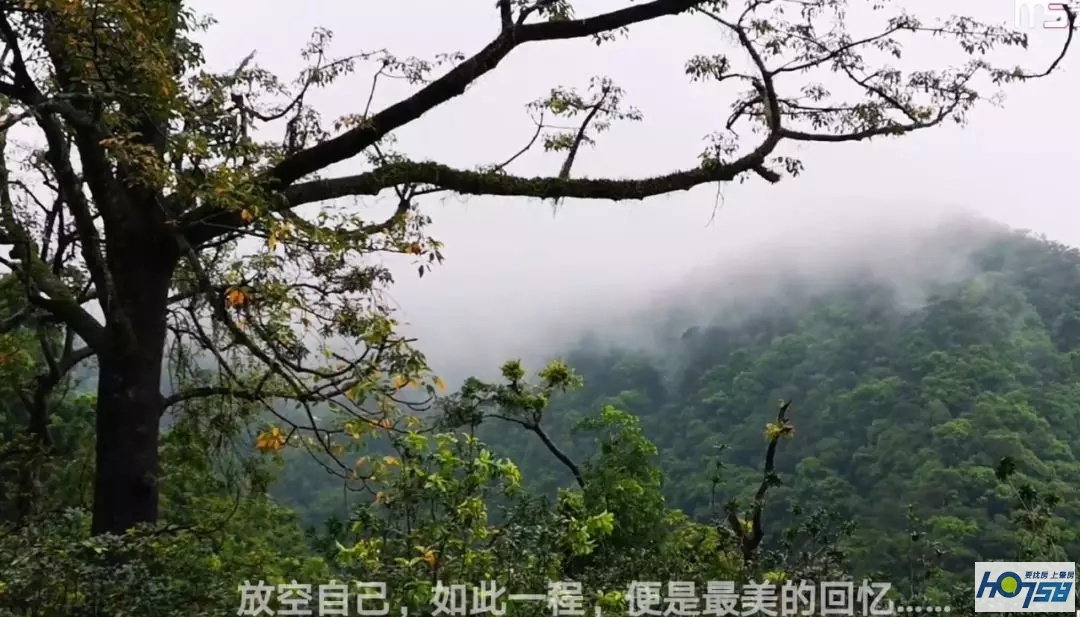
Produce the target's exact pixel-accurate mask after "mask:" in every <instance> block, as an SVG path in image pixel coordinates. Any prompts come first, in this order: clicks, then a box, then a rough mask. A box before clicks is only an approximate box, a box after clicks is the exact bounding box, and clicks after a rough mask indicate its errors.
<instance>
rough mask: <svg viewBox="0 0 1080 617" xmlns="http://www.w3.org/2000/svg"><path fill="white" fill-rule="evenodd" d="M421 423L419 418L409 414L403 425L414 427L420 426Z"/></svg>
mask: <svg viewBox="0 0 1080 617" xmlns="http://www.w3.org/2000/svg"><path fill="white" fill-rule="evenodd" d="M421 424H422V422H421V421H420V418H415V417H413V416H409V417H408V418H405V426H408V427H409V428H416V427H418V426H420V425H421Z"/></svg>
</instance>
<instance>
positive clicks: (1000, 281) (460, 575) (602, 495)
mask: <svg viewBox="0 0 1080 617" xmlns="http://www.w3.org/2000/svg"><path fill="white" fill-rule="evenodd" d="M916 240H917V241H918V242H921V243H922V244H921V245H920V244H916V246H918V247H919V248H918V250H916V251H915V252H914V253H913V254H915V253H917V254H919V255H921V256H922V258H923V259H924V260H928V262H927V263H929V264H930V267H929V268H926V267H922V268H921V271H922V272H923V273H924V274H925V276H923V275H920V276H912V274H911V273H912V271H914V270H919V268H914V269H912V268H910V267H909V268H907V270H908V272H907V274H905V275H904V276H901V277H896V276H890V275H889V272H887V271H885V270H883V269H882V268H881V264H882V263H888V262H889V261H890V260H891V259H892V258H891V257H890V258H889V259H886V260H885V261H884V262H882V260H880V259H877V260H875V259H870V258H869V257H868V258H866V259H864V260H862V261H853V262H852V263H851V264H850V267H848V268H847V269H846V270H844V271H843V272H842V273H840V274H837V272H838V271H835V272H833V273H832V274H831V275H830V276H829V277H827V278H828V282H827V284H826V283H823V282H822V280H821V279H820V277H817V278H814V277H808V276H807V275H805V273H804V274H798V273H793V272H794V271H793V270H791V269H781V270H779V271H777V272H774V274H773V275H770V276H771V278H769V280H768V281H765V278H768V277H765V274H763V275H762V276H763V277H765V278H760V279H757V280H756V283H754V284H753V285H750V287H754V289H755V291H754V293H752V294H746V293H744V294H742V295H741V296H740V295H739V294H737V293H735V292H734V289H733V288H732V287H730V285H728V287H727V288H726V289H725V288H724V284H721V285H720V287H719V291H721V292H726V293H716V291H717V290H711V291H710V290H708V289H701V290H698V291H700V292H702V293H699V294H697V298H698V300H695V301H693V302H691V300H690V299H689V298H690V295H687V296H685V297H681V296H678V295H674V296H671V297H670V298H669V299H668V301H667V302H666V303H665V305H664V306H662V307H661V308H657V309H650V310H649V311H646V313H648V314H646V315H643V316H642V318H641V322H640V326H639V327H638V328H637V329H636V330H635V333H636V336H634V337H629V338H628V337H627V336H626V333H625V332H620V333H619V334H618V335H617V336H615V337H612V336H605V335H604V334H603V333H601V332H596V333H592V334H590V335H589V336H586V337H585V338H584V339H582V341H581V343H580V344H579V345H577V346H576V348H573V349H569V350H567V352H566V353H565V354H563V356H564V357H563V359H562V360H555V361H553V362H551V363H549V364H547V365H546V366H545V367H540V366H537V367H532V368H533V369H534V371H535V370H536V369H540V370H539V373H538V375H537V376H536V378H535V379H530V378H528V377H527V373H528V371H526V368H528V367H524V368H523V367H522V365H521V364H520V363H519V362H516V361H511V362H508V363H507V364H506V365H505V366H504V367H503V372H502V373H503V375H502V377H503V379H502V381H500V382H497V383H493V382H484V381H479V380H476V379H468V380H466V381H465V382H464V384H462V385H461V387H460V389H459V390H457V391H454V392H436V391H435V389H432V388H428V392H429V393H433V394H435V395H436V396H435V400H434V401H433V403H432V404H429V405H427V406H425V407H424V408H423V409H410V406H409V405H405V404H404V403H400V402H399V403H398V405H399V409H398V410H397V412H398V415H394V414H392V413H390V412H389V411H387V412H385V413H384V415H383V416H381V417H382V418H383V419H381V420H375V419H368V420H364V421H361V420H360V419H359V418H357V419H353V420H349V421H347V422H345V423H344V425H343V426H344V427H345V428H344V431H343V432H342V431H337V432H333V433H331V432H328V433H325V434H324V437H323V438H322V439H323V441H318V440H313V439H312V438H310V437H303V436H300V435H299V434H294V433H295V431H294V430H288V429H285V428H283V425H282V419H287V418H289V417H292V418H293V419H294V420H296V419H297V418H303V417H305V416H306V414H307V413H308V412H312V413H313V414H318V415H319V416H320V417H322V416H324V415H325V416H326V417H329V416H332V415H334V414H340V413H342V412H341V410H339V409H337V408H336V407H335V406H334V405H322V406H319V407H317V408H312V409H311V410H305V409H303V408H296V407H295V406H294V407H280V406H279V407H278V408H276V409H275V410H274V413H267V412H266V411H265V409H263V408H261V407H260V406H259V404H257V402H242V404H239V406H236V407H232V408H230V409H229V410H228V411H225V410H222V409H221V408H218V407H215V406H214V405H213V404H210V403H209V402H207V401H203V402H197V401H192V402H191V403H190V404H186V405H185V406H183V407H182V409H181V411H180V412H177V413H176V414H175V415H174V416H173V417H171V418H169V419H167V420H166V422H165V424H166V425H167V426H166V431H165V437H164V442H163V454H162V460H163V462H164V465H165V468H164V469H163V476H162V477H163V479H164V481H163V485H162V495H163V510H164V514H163V517H164V522H165V523H166V527H165V528H164V529H157V530H155V531H151V532H150V533H149V535H147V536H139V535H135V536H132V537H133V538H136V540H133V542H134V544H130V545H128V544H115V542H117V540H103V539H101V538H90V537H87V531H88V529H89V527H88V520H89V519H88V518H87V511H86V504H87V503H88V502H89V499H90V494H91V487H90V485H89V483H88V482H87V478H86V476H85V468H86V465H87V464H88V461H89V460H91V459H92V430H91V424H90V419H91V416H90V415H89V414H90V405H91V400H92V398H93V395H92V393H85V392H84V393H82V394H78V395H74V396H67V397H65V398H63V399H61V400H60V401H59V402H58V404H57V405H56V406H55V408H54V410H53V419H52V425H51V429H50V430H51V433H50V434H51V435H52V437H53V439H54V443H53V444H52V446H51V448H52V450H51V451H52V452H53V455H52V456H51V457H46V458H34V456H38V457H40V454H33V452H34V451H33V450H28V449H26V448H27V446H26V443H27V442H26V441H25V440H24V439H23V437H22V435H23V431H24V428H23V427H27V426H29V427H33V426H34V422H33V417H32V414H31V416H27V414H26V413H25V411H24V410H23V409H22V408H21V407H20V403H19V400H20V398H19V396H18V391H17V388H16V385H17V384H19V383H24V382H26V383H33V381H32V378H31V377H30V376H31V375H32V374H33V369H34V366H35V362H36V360H35V355H34V352H33V344H32V340H31V339H28V338H25V337H23V338H20V337H19V336H16V335H14V334H10V335H6V336H5V338H3V340H2V342H3V348H2V349H0V353H2V354H3V358H4V360H5V361H4V362H0V370H3V371H4V376H5V380H4V381H3V382H2V383H3V385H4V386H5V387H6V388H7V389H6V390H4V396H5V398H4V400H5V401H7V403H6V408H5V410H4V414H3V415H0V419H3V422H2V423H0V437H2V438H3V440H2V441H0V446H2V447H0V463H3V464H0V488H4V489H5V492H3V493H0V506H2V509H0V521H5V522H4V524H5V525H7V529H9V532H8V533H7V534H6V535H4V536H2V537H0V561H7V562H10V563H12V564H14V566H13V567H12V568H10V569H9V570H7V571H5V572H4V573H3V574H0V600H3V601H0V615H7V614H17V615H23V614H39V613H40V614H54V613H52V612H49V611H44V612H42V611H38V610H37V609H36V608H35V607H40V606H47V607H53V609H55V607H63V606H69V605H77V604H78V603H79V602H80V601H81V600H80V599H79V598H80V597H81V596H79V595H78V593H82V592H77V593H76V592H71V591H67V590H68V589H70V588H72V587H71V586H72V585H74V586H75V588H81V587H80V585H81V586H83V587H85V586H87V585H90V587H87V588H88V589H89V588H92V589H96V590H98V592H101V591H100V590H101V589H105V590H106V591H105V592H102V593H106V594H112V595H111V596H110V597H114V598H122V599H123V602H125V603H126V604H124V606H131V605H132V604H131V603H132V602H134V603H135V604H136V605H138V606H142V607H143V608H144V609H146V610H149V608H148V605H147V606H143V605H142V604H139V602H140V601H141V600H138V598H142V597H144V596H140V595H138V593H136V591H135V589H136V588H142V587H143V586H145V585H147V584H149V583H148V582H147V581H151V582H152V583H153V589H154V591H153V593H152V594H147V595H146V596H145V598H146V602H150V601H151V600H150V599H151V598H152V599H154V602H161V601H164V602H166V603H173V604H174V605H177V606H179V605H180V604H181V603H184V602H186V603H188V604H192V603H194V604H195V605H197V606H200V607H202V608H200V609H197V610H196V609H190V610H189V609H183V610H180V609H178V610H176V611H174V612H173V613H172V614H177V615H179V614H204V613H201V612H200V611H203V610H205V611H212V610H217V608H220V607H222V606H224V605H226V604H229V603H233V604H230V605H231V606H232V605H235V602H237V601H238V600H237V592H236V584H237V583H238V582H242V581H243V580H251V581H257V580H266V581H268V582H270V583H273V584H277V583H284V582H288V581H290V580H294V579H295V580H302V581H303V580H307V581H312V582H313V583H314V584H319V583H321V582H325V581H329V580H331V579H337V580H369V581H371V580H376V581H383V582H386V583H387V584H388V585H389V586H391V587H392V588H393V590H394V591H393V592H392V601H393V602H394V603H397V604H399V605H402V606H407V607H412V609H413V610H418V611H423V610H426V609H425V608H424V607H427V606H429V598H430V594H431V589H432V584H433V581H434V580H435V579H436V578H439V579H442V580H460V581H466V582H472V581H479V580H481V579H489V578H491V579H495V580H497V581H499V584H501V585H505V586H507V587H511V588H517V589H519V590H525V591H530V592H535V591H536V590H537V589H542V588H543V585H544V581H545V580H549V579H550V580H577V581H580V582H582V583H583V584H584V586H585V588H586V589H592V590H597V591H596V594H598V595H596V594H594V595H593V596H589V597H590V598H591V600H590V602H595V603H598V604H599V605H602V606H603V607H605V610H606V611H607V612H608V613H611V614H623V613H625V611H626V610H627V606H628V605H627V601H628V600H627V598H626V596H625V595H624V594H623V593H622V592H620V591H618V590H619V589H623V590H624V591H625V587H626V584H627V583H628V581H632V580H697V581H702V582H704V581H707V580H736V581H749V580H767V581H772V582H774V583H777V584H779V583H781V582H783V581H789V580H814V581H821V580H834V579H837V580H838V579H839V578H845V577H846V578H851V579H853V580H862V578H863V577H871V578H873V579H874V580H879V581H880V580H885V581H889V582H891V583H892V584H893V586H894V594H895V595H893V596H891V597H893V598H894V599H895V600H896V601H897V602H901V603H907V604H920V605H921V604H928V605H929V604H933V605H951V606H952V607H954V613H963V611H967V610H970V597H971V587H970V579H971V568H972V563H973V562H974V561H976V560H980V559H986V560H1008V559H1020V560H1024V559H1027V560H1066V559H1070V558H1074V557H1075V556H1076V555H1077V554H1078V551H1080V526H1078V525H1077V524H1076V522H1075V521H1077V520H1080V494H1078V491H1077V486H1078V485H1080V461H1078V460H1077V456H1076V453H1075V452H1076V449H1077V448H1080V411H1078V410H1077V409H1076V401H1078V400H1080V252H1078V251H1077V250H1075V249H1071V248H1069V247H1065V246H1061V245H1058V244H1054V243H1051V242H1048V241H1045V240H1043V239H1040V238H1037V237H1034V236H1031V235H1030V234H1026V233H1022V232H1016V231H1010V230H1007V229H1004V228H1000V227H997V226H991V227H989V228H988V227H986V225H985V224H982V223H978V224H976V223H973V222H967V223H964V224H960V225H952V226H947V227H946V228H943V230H939V231H938V232H936V233H934V234H931V235H929V236H927V237H926V238H921V239H914V240H912V242H915V241H916ZM902 266H903V264H899V265H898V268H897V269H900V270H903V269H904V268H903V267H902ZM725 284H726V283H725ZM701 298H706V299H707V301H706V302H704V303H702V302H701V301H700V300H701ZM719 298H726V300H720V299H719ZM692 304H693V309H692V310H691V305H692ZM28 380H29V381H28ZM399 385H401V386H402V391H403V392H404V391H407V390H409V386H408V385H407V384H404V383H402V384H399ZM69 387H70V388H72V390H73V391H76V392H77V391H79V388H78V384H77V383H72V384H69ZM422 390H423V389H422V388H421V389H415V391H413V392H412V396H413V399H416V398H417V397H418V396H419V395H420V394H423V391H422ZM398 400H399V401H403V400H405V398H404V397H403V398H400V399H398ZM400 412H406V413H405V415H400ZM375 417H376V418H377V417H378V416H375ZM394 418H396V419H394ZM328 426H333V424H332V423H328ZM31 432H32V431H31ZM342 433H344V434H342ZM484 444H487V445H486V446H485V445H484ZM336 464H337V465H340V467H338V466H335V465H336ZM343 470H345V471H346V473H344V474H342V471H343ZM339 476H341V477H339ZM755 494H757V495H758V496H763V499H762V501H760V502H759V501H756V500H755ZM759 504H760V505H759ZM28 521H34V522H33V523H32V524H31V523H29V522H28ZM305 528H306V529H305ZM72 542H74V543H75V544H74V545H73V544H72ZM73 547H74V548H73ZM120 547H123V548H122V549H121V548H120ZM118 550H122V551H124V552H123V554H125V555H129V556H130V555H137V556H138V561H137V563H138V567H136V568H134V569H132V568H131V567H130V566H121V565H118V563H119V562H116V561H112V560H111V559H112V558H106V557H104V556H103V555H109V554H115V551H118ZM110 551H113V552H112V553H111V552H110ZM129 563H130V562H129ZM117 568H119V569H117ZM223 573H227V574H228V575H227V576H223ZM43 581H44V584H45V586H42V585H43ZM73 581H74V582H73ZM5 589H6V590H7V591H6V592H5ZM35 590H36V591H35ZM5 593H6V594H7V595H6V596H5V595H4V594H5ZM72 593H75V595H72ZM19 594H22V595H21V596H20V595H19ZM23 596H25V597H23ZM5 598H6V599H5ZM163 598H164V600H162V599H163ZM117 601H120V600H117ZM215 607H217V608H215ZM534 608H535V611H534V610H533V609H532V608H529V609H525V608H519V609H515V610H516V611H518V612H516V613H515V614H520V615H532V614H538V613H536V611H541V612H542V610H541V609H542V608H543V607H534ZM140 610H141V609H140ZM192 610H193V611H194V612H191V611H192ZM4 611H8V612H4ZM530 611H533V612H530Z"/></svg>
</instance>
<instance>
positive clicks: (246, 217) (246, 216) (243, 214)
mask: <svg viewBox="0 0 1080 617" xmlns="http://www.w3.org/2000/svg"><path fill="white" fill-rule="evenodd" d="M253 218H254V217H253V216H251V212H250V211H248V210H246V209H245V210H241V211H240V220H241V221H244V222H245V223H250V222H251V219H253Z"/></svg>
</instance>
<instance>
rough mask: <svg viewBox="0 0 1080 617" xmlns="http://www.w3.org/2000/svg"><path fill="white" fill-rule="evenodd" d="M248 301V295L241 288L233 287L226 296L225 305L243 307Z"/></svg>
mask: <svg viewBox="0 0 1080 617" xmlns="http://www.w3.org/2000/svg"><path fill="white" fill-rule="evenodd" d="M246 301H247V294H245V293H244V292H243V291H242V290H240V289H239V288H236V287H233V288H232V289H230V290H229V292H228V293H227V294H225V303H226V304H228V305H229V306H231V307H234V308H235V307H238V306H243V305H244V302H246Z"/></svg>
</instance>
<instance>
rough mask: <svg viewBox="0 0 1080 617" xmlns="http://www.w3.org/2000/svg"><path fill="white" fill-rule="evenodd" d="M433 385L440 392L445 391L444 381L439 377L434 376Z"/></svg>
mask: <svg viewBox="0 0 1080 617" xmlns="http://www.w3.org/2000/svg"><path fill="white" fill-rule="evenodd" d="M435 387H436V388H438V389H439V391H440V392H446V382H445V381H443V380H442V378H441V377H436V378H435Z"/></svg>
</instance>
